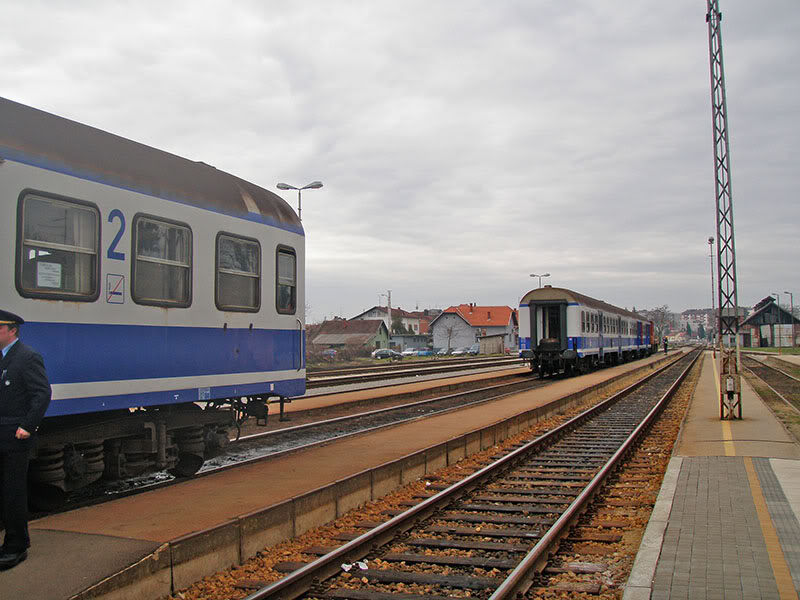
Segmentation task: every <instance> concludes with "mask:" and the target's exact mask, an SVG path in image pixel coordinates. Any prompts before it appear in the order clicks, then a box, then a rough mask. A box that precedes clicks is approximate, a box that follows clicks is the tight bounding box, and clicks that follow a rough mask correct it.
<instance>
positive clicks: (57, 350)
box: [21, 322, 305, 399]
mask: <svg viewBox="0 0 800 600" xmlns="http://www.w3.org/2000/svg"><path fill="white" fill-rule="evenodd" d="M21 334H22V335H21V337H22V340H23V341H24V342H25V343H26V344H30V345H31V346H32V347H33V348H34V349H36V350H37V351H38V352H39V353H40V354H41V355H42V356H43V357H44V362H45V366H46V368H47V375H48V377H49V379H50V383H85V382H94V381H120V380H132V379H134V380H135V379H158V378H162V377H197V376H201V375H225V374H232V373H258V372H265V371H289V370H292V369H301V368H303V367H304V366H305V358H304V357H302V356H301V349H302V347H303V346H302V340H301V335H303V336H304V335H305V332H301V331H299V330H296V329H294V330H281V329H252V330H251V329H233V328H228V329H222V328H221V327H166V326H146V325H101V324H85V323H43V322H26V323H25V324H24V325H23V326H22V329H21ZM195 391H196V390H195ZM195 399H196V398H195Z"/></svg>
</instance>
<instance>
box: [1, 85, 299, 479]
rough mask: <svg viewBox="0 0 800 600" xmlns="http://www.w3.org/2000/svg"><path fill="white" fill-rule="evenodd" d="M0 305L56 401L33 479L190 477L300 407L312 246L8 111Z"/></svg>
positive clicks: (139, 150) (212, 195)
mask: <svg viewBox="0 0 800 600" xmlns="http://www.w3.org/2000/svg"><path fill="white" fill-rule="evenodd" d="M0 207H2V211H3V215H4V218H3V219H0V248H2V254H3V255H4V256H6V257H8V260H4V261H2V262H0V282H2V283H0V289H2V290H3V292H2V297H0V305H1V306H2V307H3V308H4V309H7V310H10V311H12V312H14V313H16V314H19V315H22V316H23V318H24V319H25V321H26V323H25V324H24V325H23V326H22V328H21V332H20V334H21V337H22V338H23V339H24V341H25V342H26V343H29V344H30V345H31V346H33V347H34V348H36V349H37V350H38V351H39V352H40V353H41V354H42V356H43V357H44V360H45V364H46V368H47V372H48V376H49V377H50V382H51V385H52V391H53V399H52V402H51V404H50V407H49V409H48V412H47V414H46V416H45V420H44V421H43V423H42V426H41V427H40V430H39V443H38V449H37V454H36V456H35V457H34V458H33V460H32V461H31V471H30V478H31V481H32V482H34V484H42V485H47V486H51V487H53V488H56V489H59V490H62V491H64V492H68V491H70V490H72V489H75V488H78V487H81V486H84V485H86V484H87V483H90V482H91V481H94V480H96V479H98V478H100V477H101V476H103V475H105V476H106V477H111V478H124V477H129V476H132V475H138V474H141V473H144V472H147V471H153V470H165V469H166V470H170V471H172V472H173V473H175V474H177V475H191V474H193V473H195V472H196V471H197V470H198V469H199V468H200V466H201V465H202V463H203V461H204V456H205V455H206V453H207V452H209V451H210V450H212V449H213V448H214V447H218V446H221V445H225V444H226V443H227V442H228V440H229V436H230V435H231V434H232V432H233V430H234V428H235V427H236V426H237V424H239V423H241V421H242V420H243V419H244V418H245V417H246V416H248V415H255V416H257V417H259V418H261V419H265V418H266V414H267V411H266V404H267V402H269V401H273V400H276V399H280V400H284V399H287V398H290V397H293V396H300V395H302V394H303V393H305V380H306V371H305V356H304V355H305V349H304V344H305V324H304V321H305V317H304V311H303V308H302V307H303V306H304V305H305V304H304V303H305V286H304V281H305V274H304V264H305V234H304V231H303V227H302V225H301V222H300V219H299V218H298V216H297V215H296V214H295V212H294V210H293V209H292V208H291V207H290V206H289V205H288V204H287V203H286V202H285V201H284V200H283V199H282V198H280V197H279V196H277V195H276V194H274V193H272V192H270V191H268V190H266V189H263V188H261V187H258V186H257V185H254V184H252V183H250V182H247V181H245V180H243V179H240V178H238V177H235V176H233V175H230V174H228V173H225V172H223V171H221V170H218V169H216V168H214V167H212V166H210V165H208V164H205V163H203V162H196V161H192V160H188V159H185V158H181V157H179V156H175V155H173V154H170V153H167V152H164V151H161V150H157V149H155V148H151V147H148V146H146V145H143V144H139V143H136V142H133V141H131V140H128V139H125V138H122V137H119V136H116V135H112V134H110V133H107V132H104V131H101V130H98V129H95V128H93V127H89V126H87V125H83V124H80V123H77V122H74V121H71V120H68V119H64V118H61V117H58V116H55V115H52V114H49V113H46V112H42V111H40V110H36V109H34V108H31V107H28V106H24V105H22V104H19V103H16V102H13V101H10V100H7V99H4V98H0Z"/></svg>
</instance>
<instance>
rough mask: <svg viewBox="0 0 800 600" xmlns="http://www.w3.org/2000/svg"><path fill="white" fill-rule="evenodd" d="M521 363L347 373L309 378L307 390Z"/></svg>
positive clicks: (438, 365) (411, 367)
mask: <svg viewBox="0 0 800 600" xmlns="http://www.w3.org/2000/svg"><path fill="white" fill-rule="evenodd" d="M517 363H519V365H518V366H519V367H522V366H524V365H523V364H522V361H519V360H502V361H492V362H483V363H476V362H464V363H461V364H449V365H443V364H435V365H425V366H417V365H413V366H406V365H403V366H402V367H401V368H389V369H381V370H379V371H378V370H376V371H365V372H362V373H345V374H342V375H326V376H325V377H308V378H307V380H306V388H307V389H317V388H322V387H334V386H337V385H347V384H352V383H366V382H369V381H380V380H384V379H398V378H400V377H415V376H418V375H439V374H447V373H456V372H459V371H472V370H475V371H477V370H479V369H491V368H495V367H497V368H500V367H507V368H509V369H511V368H514V367H515V366H517Z"/></svg>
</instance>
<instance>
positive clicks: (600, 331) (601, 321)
mask: <svg viewBox="0 0 800 600" xmlns="http://www.w3.org/2000/svg"><path fill="white" fill-rule="evenodd" d="M605 322H606V317H605V315H604V314H603V313H602V312H599V311H598V313H597V345H598V346H599V348H600V350H599V355H600V360H601V361H602V360H603V338H604V337H605V336H604V334H605Z"/></svg>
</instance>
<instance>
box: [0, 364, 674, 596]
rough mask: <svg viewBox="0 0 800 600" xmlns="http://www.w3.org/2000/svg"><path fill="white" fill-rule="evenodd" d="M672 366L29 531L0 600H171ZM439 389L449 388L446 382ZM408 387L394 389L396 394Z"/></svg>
mask: <svg viewBox="0 0 800 600" xmlns="http://www.w3.org/2000/svg"><path fill="white" fill-rule="evenodd" d="M672 355H673V353H670V356H672ZM664 360H665V359H664V357H663V356H662V355H654V356H651V357H649V358H646V359H642V360H638V361H634V362H631V363H626V364H624V365H619V366H617V367H612V368H607V369H602V370H600V371H596V372H593V373H590V374H587V375H583V376H580V377H572V378H567V379H563V380H554V381H552V382H551V383H549V384H548V385H546V386H544V387H541V388H537V389H534V390H529V391H525V392H520V393H516V394H513V395H509V396H506V397H504V398H501V399H498V400H493V401H492V402H491V403H488V404H485V405H475V406H470V407H465V408H463V409H461V410H459V411H453V412H450V413H445V414H441V415H436V416H433V417H429V418H426V419H421V420H417V421H413V422H410V423H406V424H402V425H396V426H393V427H390V428H386V429H383V430H379V431H376V432H372V433H371V434H370V435H364V436H353V437H349V438H342V439H339V440H334V441H331V442H328V443H326V444H324V445H322V446H316V447H312V448H308V449H304V450H299V451H295V452H291V453H288V454H285V455H280V456H277V457H274V458H270V459H269V460H266V461H263V462H259V463H254V464H250V465H247V466H243V467H239V468H237V469H232V470H228V471H222V472H218V473H214V474H210V475H207V476H204V477H197V478H193V479H190V480H187V481H183V482H180V483H178V484H176V485H172V486H169V487H165V488H161V489H157V490H153V491H151V492H148V493H144V494H139V495H136V496H131V497H127V498H121V499H118V500H115V501H113V502H108V503H105V504H99V505H96V506H90V507H86V508H80V509H77V510H73V511H69V512H65V513H61V514H56V515H52V516H48V517H44V518H42V519H38V520H36V521H34V522H32V523H31V524H30V532H31V543H32V546H31V549H30V552H29V557H28V559H27V560H26V561H25V562H23V563H21V564H20V565H18V566H16V567H15V568H13V569H11V570H8V571H0V598H2V600H16V599H18V598H19V599H23V598H24V599H28V598H36V599H37V600H90V599H95V598H103V600H117V599H128V598H153V599H157V598H163V597H165V596H166V595H168V594H170V593H171V592H172V591H173V590H179V589H182V588H183V587H187V586H188V585H190V584H191V583H193V582H194V581H197V580H199V579H201V578H202V577H203V576H205V575H208V574H211V573H214V572H215V571H219V570H222V569H225V568H228V567H230V566H232V565H237V564H241V563H242V562H243V561H244V560H246V559H247V558H249V557H251V556H253V555H255V553H256V552H258V551H260V550H262V549H263V548H265V547H270V546H273V545H275V544H277V543H279V542H280V541H283V540H285V539H290V538H292V537H295V536H297V535H300V534H301V533H303V532H305V531H307V530H309V529H310V528H312V527H316V526H318V525H321V524H324V523H327V522H329V521H331V520H333V519H335V518H337V517H339V516H341V515H342V514H344V513H345V512H347V511H348V510H350V509H351V508H355V507H356V506H358V505H360V504H363V503H364V502H367V501H369V500H371V499H376V498H378V497H380V496H382V495H384V494H386V493H389V492H390V491H393V490H394V489H396V488H397V487H399V486H401V485H403V484H405V483H407V482H409V481H414V480H416V479H418V478H419V477H422V476H424V474H425V473H426V472H433V471H435V470H438V469H440V468H442V467H444V466H447V465H448V464H452V463H453V462H455V461H458V460H460V459H461V458H464V457H465V456H468V455H469V453H471V452H476V451H479V450H481V449H485V448H489V447H491V446H492V445H494V444H495V443H497V442H498V441H501V440H502V439H505V437H508V436H509V435H513V434H514V433H516V432H517V431H522V430H523V429H525V428H527V427H529V426H531V424H532V423H534V422H536V420H538V419H542V418H547V416H548V415H550V414H554V413H556V412H557V411H559V410H563V408H564V407H567V406H570V404H568V403H569V402H577V401H579V400H578V398H580V397H581V395H582V394H583V390H584V388H587V387H589V386H608V387H609V389H610V387H611V386H613V385H620V383H614V382H622V381H624V380H625V379H624V378H626V377H629V376H632V375H633V373H634V372H635V371H640V370H652V369H654V368H656V366H657V365H658V364H660V363H662V362H663V361H664ZM463 377H464V376H461V377H455V378H453V379H462V378H463ZM467 377H477V378H483V379H487V378H488V377H489V376H488V375H486V374H483V375H477V376H467ZM432 383H434V382H428V383H427V385H429V386H430V385H431V384H432ZM420 385H423V384H409V385H408V386H407V388H405V389H407V390H408V391H409V393H411V392H413V391H414V390H416V389H418V388H419V387H420ZM435 385H441V380H440V381H437V382H435ZM400 389H402V388H401V387H400V386H393V388H392V392H391V393H397V392H398V391H399V390H400ZM595 393H600V391H598V392H595ZM367 394H374V390H373V391H372V392H354V393H353V394H352V395H350V396H347V397H344V396H342V395H337V396H336V397H335V398H333V397H324V396H317V397H314V398H304V399H302V400H300V401H297V402H293V403H292V404H290V405H289V407H288V408H289V409H290V411H296V410H301V409H303V408H306V409H309V408H312V407H315V406H317V407H323V408H324V407H325V406H332V405H334V404H337V403H341V402H343V401H359V400H363V399H364V397H365V396H366V395H367ZM465 432H466V433H465Z"/></svg>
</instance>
